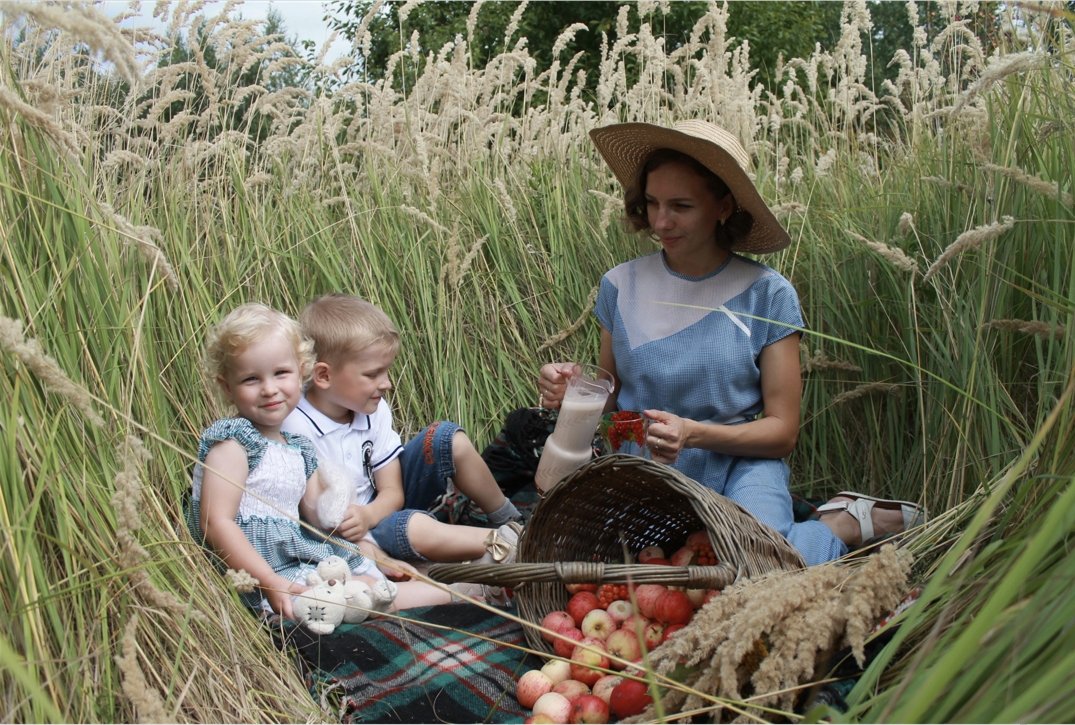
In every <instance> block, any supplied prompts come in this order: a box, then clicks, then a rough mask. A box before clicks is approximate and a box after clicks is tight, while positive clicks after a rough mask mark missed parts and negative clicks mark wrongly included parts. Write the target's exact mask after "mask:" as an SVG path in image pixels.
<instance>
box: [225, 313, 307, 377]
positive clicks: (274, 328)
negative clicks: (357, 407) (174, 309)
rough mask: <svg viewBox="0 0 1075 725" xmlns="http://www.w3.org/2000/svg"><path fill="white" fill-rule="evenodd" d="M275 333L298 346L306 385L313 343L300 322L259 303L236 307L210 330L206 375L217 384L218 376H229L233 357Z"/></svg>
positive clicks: (297, 353)
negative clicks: (304, 332)
mask: <svg viewBox="0 0 1075 725" xmlns="http://www.w3.org/2000/svg"><path fill="white" fill-rule="evenodd" d="M273 334H280V335H283V336H284V338H285V339H286V340H287V341H288V342H290V343H291V344H292V346H293V347H294V348H295V357H296V358H298V361H299V370H300V372H301V374H302V382H303V384H306V382H308V381H309V379H310V376H311V375H312V374H313V369H314V360H315V358H314V344H313V342H312V341H311V340H309V339H308V338H307V337H306V336H305V335H303V333H302V326H301V325H299V323H298V322H296V321H295V320H293V319H291V318H290V317H288V316H287V315H285V314H284V313H283V312H279V311H278V310H274V309H273V308H271V307H269V306H268V305H263V304H261V303H259V302H250V303H248V304H245V305H241V306H239V307H236V308H235V309H234V310H232V311H231V312H229V313H228V315H227V316H226V317H225V318H224V319H223V320H221V321H220V322H218V323H217V324H216V325H215V326H214V327H213V328H211V329H210V330H209V336H208V338H207V340H206V343H205V361H204V367H205V374H206V376H207V377H208V378H209V380H210V381H212V382H213V383H215V382H216V380H217V378H218V377H224V376H226V375H227V373H228V369H229V366H230V365H231V362H232V360H234V359H235V358H236V357H237V356H238V355H240V354H241V353H242V352H243V350H245V349H246V348H248V347H250V345H252V344H254V343H255V342H260V341H262V340H264V339H265V338H267V337H269V336H270V335H273ZM213 387H216V386H215V385H214V386H213Z"/></svg>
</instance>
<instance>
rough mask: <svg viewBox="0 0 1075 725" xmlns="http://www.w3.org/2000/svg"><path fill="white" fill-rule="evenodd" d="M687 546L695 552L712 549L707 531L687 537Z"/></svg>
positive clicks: (696, 532)
mask: <svg viewBox="0 0 1075 725" xmlns="http://www.w3.org/2000/svg"><path fill="white" fill-rule="evenodd" d="M687 546H689V547H690V548H692V549H694V550H695V551H697V550H698V549H712V548H713V543H712V542H711V541H710V540H709V532H708V531H695V532H694V533H693V534H691V535H690V536H688V537H687Z"/></svg>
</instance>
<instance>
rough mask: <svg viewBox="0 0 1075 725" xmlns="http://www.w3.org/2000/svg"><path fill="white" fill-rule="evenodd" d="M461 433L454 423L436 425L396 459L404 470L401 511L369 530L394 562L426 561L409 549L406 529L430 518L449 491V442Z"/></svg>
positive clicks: (452, 464)
mask: <svg viewBox="0 0 1075 725" xmlns="http://www.w3.org/2000/svg"><path fill="white" fill-rule="evenodd" d="M460 430H462V428H460V427H459V426H458V425H456V424H455V423H451V422H449V421H439V422H437V423H434V424H433V425H431V426H429V427H428V428H426V429H425V431H424V432H422V434H421V435H417V436H415V437H414V438H412V439H411V440H409V441H408V442H407V444H406V445H405V446H403V453H401V454H400V456H399V462H400V466H401V467H402V469H403V510H401V511H395V512H393V513H391V514H389V515H388V516H386V517H385V518H384V519H383V520H382V521H381V523H379V524H377V525H376V526H375V527H373V529H372V530H370V535H371V536H372V537H373V540H374V541H376V542H377V545H378V546H380V547H381V548H382V549H384V550H385V552H386V553H387V554H388V555H389V556H391V557H394V558H396V559H403V560H408V559H410V560H413V559H425V557H423V556H422V555H421V554H419V553H418V552H416V551H415V550H414V547H413V546H411V540H410V537H409V536H408V535H407V528H408V527H409V526H410V521H411V516H414V515H415V514H420V515H425V516H429V517H431V518H433V516H432V514H430V513H429V512H428V509H429V507H430V506H432V505H433V503H434V502H435V501H436V500H437V498H438V497H439V496H443V495H444V493H445V492H446V491H447V490H448V481H449V480H450V479H451V478H452V477H453V476H455V457H454V456H453V455H452V439H453V438H454V437H455V434H456V432H457V431H460Z"/></svg>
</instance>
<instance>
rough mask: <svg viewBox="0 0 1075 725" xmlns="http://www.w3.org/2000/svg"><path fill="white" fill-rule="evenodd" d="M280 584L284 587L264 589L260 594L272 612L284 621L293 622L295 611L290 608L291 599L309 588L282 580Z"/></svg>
mask: <svg viewBox="0 0 1075 725" xmlns="http://www.w3.org/2000/svg"><path fill="white" fill-rule="evenodd" d="M280 583H281V584H284V585H286V586H285V587H283V588H274V589H270V588H268V587H265V588H263V589H262V590H261V594H262V596H264V597H265V599H267V600H268V602H269V606H270V607H272V610H273V611H274V612H276V613H277V614H279V615H280V616H281V617H283V618H284V619H290V620H294V619H295V610H294V608H293V607H292V606H291V598H292V597H294V596H296V595H299V594H302V593H303V592H306V591H309V590H310V587H308V586H304V585H302V584H296V583H295V582H289V581H287V580H286V579H282V580H281V582H280Z"/></svg>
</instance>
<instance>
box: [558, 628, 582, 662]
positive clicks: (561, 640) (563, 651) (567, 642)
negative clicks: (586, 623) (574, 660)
mask: <svg viewBox="0 0 1075 725" xmlns="http://www.w3.org/2000/svg"><path fill="white" fill-rule="evenodd" d="M584 637H585V635H583V633H582V630H581V629H579V628H578V627H568V628H567V629H563V630H560V637H558V638H557V639H554V640H553V641H552V651H553V652H555V653H556V654H557V655H558V656H560V657H563V658H564V659H569V658H570V657H571V653H572V652H574V651H575V645H576V644H578V643H579V642H581V641H582V640H583V638H584Z"/></svg>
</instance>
